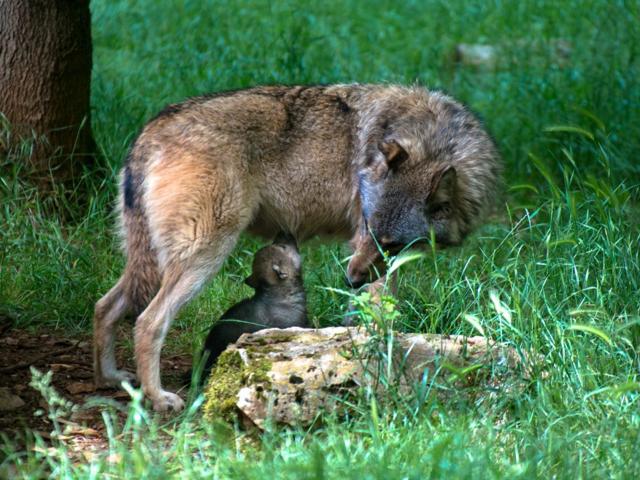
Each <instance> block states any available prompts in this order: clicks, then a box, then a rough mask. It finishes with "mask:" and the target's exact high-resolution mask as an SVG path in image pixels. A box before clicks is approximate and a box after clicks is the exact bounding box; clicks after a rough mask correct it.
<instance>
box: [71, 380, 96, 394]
mask: <svg viewBox="0 0 640 480" xmlns="http://www.w3.org/2000/svg"><path fill="white" fill-rule="evenodd" d="M95 389H96V388H95V387H94V386H93V383H85V382H73V383H70V384H69V385H67V392H69V393H70V394H72V395H77V394H79V393H89V392H93V391H95Z"/></svg>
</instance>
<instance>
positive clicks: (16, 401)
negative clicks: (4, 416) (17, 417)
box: [0, 387, 24, 412]
mask: <svg viewBox="0 0 640 480" xmlns="http://www.w3.org/2000/svg"><path fill="white" fill-rule="evenodd" d="M23 405H24V400H22V398H20V397H19V396H18V395H16V394H14V393H12V392H11V390H9V389H8V388H6V387H0V411H4V412H10V411H13V410H17V409H18V408H20V407H22V406H23Z"/></svg>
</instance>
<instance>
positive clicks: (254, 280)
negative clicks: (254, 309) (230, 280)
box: [244, 273, 258, 289]
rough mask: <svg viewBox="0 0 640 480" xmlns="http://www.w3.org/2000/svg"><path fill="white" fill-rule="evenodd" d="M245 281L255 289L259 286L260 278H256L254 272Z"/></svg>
mask: <svg viewBox="0 0 640 480" xmlns="http://www.w3.org/2000/svg"><path fill="white" fill-rule="evenodd" d="M244 283H245V284H247V285H249V286H250V287H251V288H253V289H256V288H258V279H257V278H256V275H255V274H254V273H252V274H251V275H249V276H248V277H247V278H245V279H244Z"/></svg>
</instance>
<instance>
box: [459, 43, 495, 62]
mask: <svg viewBox="0 0 640 480" xmlns="http://www.w3.org/2000/svg"><path fill="white" fill-rule="evenodd" d="M497 59H498V55H497V53H496V47H494V46H492V45H482V44H466V43H461V44H459V45H457V46H456V60H457V61H458V62H460V63H462V64H463V65H468V66H472V67H484V68H494V67H495V66H496V62H497Z"/></svg>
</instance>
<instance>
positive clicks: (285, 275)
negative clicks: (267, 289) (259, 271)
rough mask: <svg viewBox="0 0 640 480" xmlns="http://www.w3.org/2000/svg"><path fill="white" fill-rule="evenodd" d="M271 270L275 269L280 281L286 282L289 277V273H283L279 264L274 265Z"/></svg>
mask: <svg viewBox="0 0 640 480" xmlns="http://www.w3.org/2000/svg"><path fill="white" fill-rule="evenodd" d="M271 268H273V271H274V272H276V274H277V275H278V278H279V279H280V280H284V279H285V278H287V277H288V275H287V273H286V272H283V271H282V269H281V268H280V265H278V264H277V263H274V264H273V265H272V267H271Z"/></svg>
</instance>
